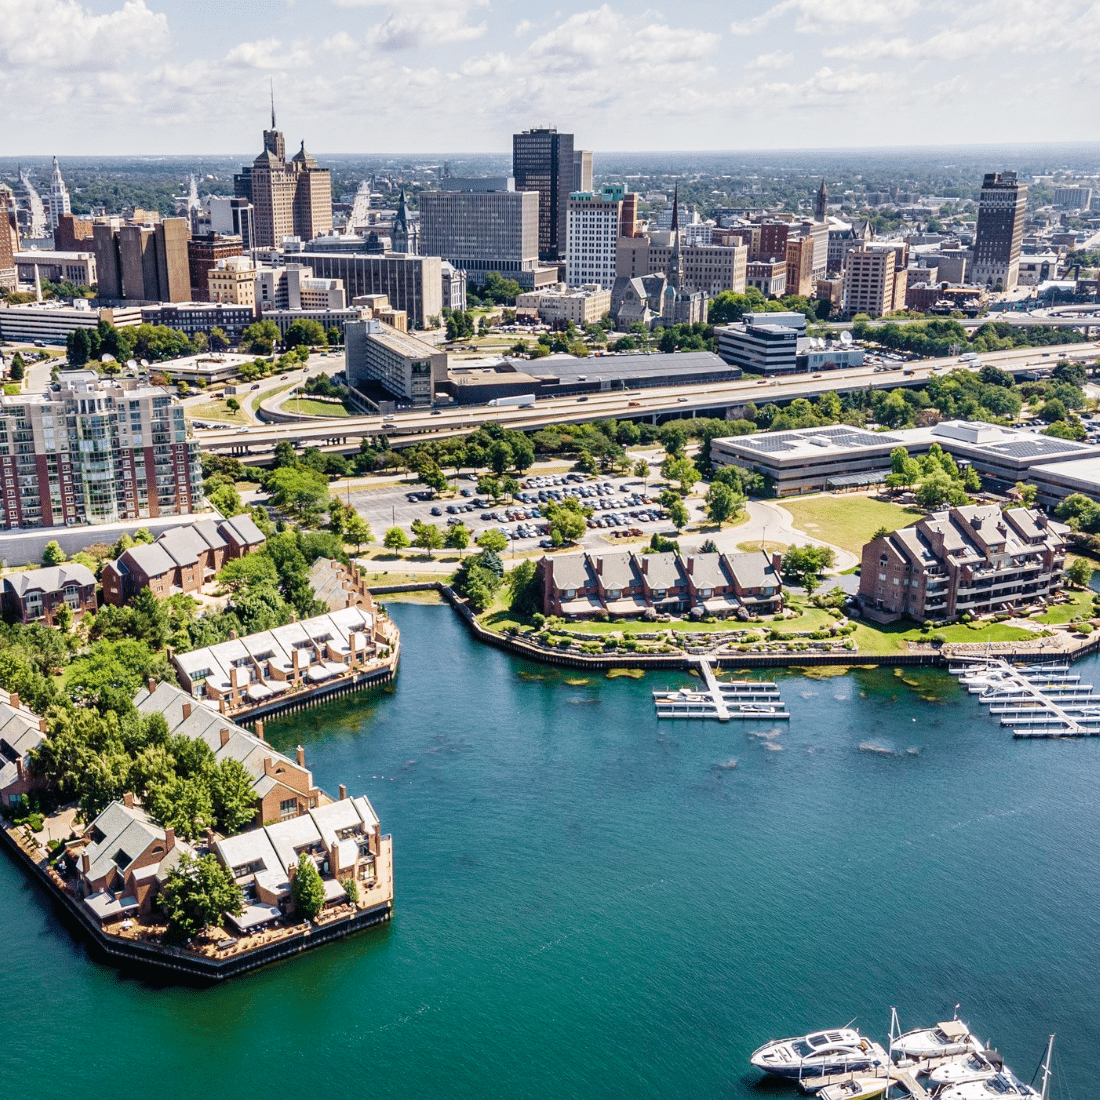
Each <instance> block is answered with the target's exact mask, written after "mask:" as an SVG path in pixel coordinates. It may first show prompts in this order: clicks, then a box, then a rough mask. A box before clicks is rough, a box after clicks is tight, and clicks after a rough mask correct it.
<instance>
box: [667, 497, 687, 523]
mask: <svg viewBox="0 0 1100 1100" xmlns="http://www.w3.org/2000/svg"><path fill="white" fill-rule="evenodd" d="M667 507H668V518H669V519H670V520H672V525H673V526H674V527H675V528H676V530H677V531H682V530H683V529H684V528H685V527H686V526H687V525H688V520H689V519H690V518H691V516H690V514H689V513H688V510H687V507H686V506H685V504H684V502H683V501H682V500H678V499H677V500H673V501H672V502H671V503H670V504H669V505H667Z"/></svg>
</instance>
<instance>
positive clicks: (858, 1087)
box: [816, 1077, 890, 1100]
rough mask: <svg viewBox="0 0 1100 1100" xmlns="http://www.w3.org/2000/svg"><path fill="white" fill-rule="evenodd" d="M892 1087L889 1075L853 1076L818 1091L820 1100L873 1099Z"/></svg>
mask: <svg viewBox="0 0 1100 1100" xmlns="http://www.w3.org/2000/svg"><path fill="white" fill-rule="evenodd" d="M889 1087H890V1078H889V1077H853V1078H852V1079H851V1080H850V1081H840V1082H838V1083H837V1084H835V1085H826V1086H825V1087H824V1088H823V1089H819V1090H818V1091H817V1094H816V1095H817V1097H818V1100H871V1098H872V1097H875V1096H881V1095H882V1094H883V1093H884V1092H885V1091H886V1090H887V1089H888V1088H889Z"/></svg>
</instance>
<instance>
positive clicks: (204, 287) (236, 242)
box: [187, 233, 244, 302]
mask: <svg viewBox="0 0 1100 1100" xmlns="http://www.w3.org/2000/svg"><path fill="white" fill-rule="evenodd" d="M243 251H244V242H243V241H242V240H241V238H240V237H239V236H236V235H231V236H223V235H222V234H221V233H207V234H204V235H203V236H201V237H192V238H191V239H190V240H189V241H188V242H187V270H188V274H189V276H190V283H191V301H193V302H208V301H210V283H209V275H210V272H211V271H213V270H214V268H215V267H217V266H218V262H219V261H220V260H228V259H229V257H230V256H240V255H241V253H242V252H243Z"/></svg>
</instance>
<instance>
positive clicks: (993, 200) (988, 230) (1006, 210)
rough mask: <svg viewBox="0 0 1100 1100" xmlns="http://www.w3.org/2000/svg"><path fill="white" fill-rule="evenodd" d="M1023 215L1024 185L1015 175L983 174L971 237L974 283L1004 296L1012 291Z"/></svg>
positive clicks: (1014, 285) (1025, 198)
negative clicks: (996, 290) (975, 226)
mask: <svg viewBox="0 0 1100 1100" xmlns="http://www.w3.org/2000/svg"><path fill="white" fill-rule="evenodd" d="M1026 213H1027V184H1026V183H1018V182H1017V181H1016V173H1015V172H987V173H986V175H985V177H984V178H983V180H982V194H981V199H980V200H979V203H978V228H977V232H976V233H975V234H974V265H973V274H972V278H973V279H974V282H976V283H978V284H980V285H984V286H991V287H998V286H999V287H1000V288H1001V290H1003V291H1005V292H1007V291H1010V290H1014V289H1015V288H1016V283H1017V281H1018V280H1019V274H1020V244H1021V242H1022V241H1023V239H1024V215H1025V214H1026Z"/></svg>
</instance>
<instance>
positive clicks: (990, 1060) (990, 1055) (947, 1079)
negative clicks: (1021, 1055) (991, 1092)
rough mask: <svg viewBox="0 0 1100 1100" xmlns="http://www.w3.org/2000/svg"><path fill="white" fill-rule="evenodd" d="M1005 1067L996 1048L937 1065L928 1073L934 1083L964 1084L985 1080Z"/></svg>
mask: <svg viewBox="0 0 1100 1100" xmlns="http://www.w3.org/2000/svg"><path fill="white" fill-rule="evenodd" d="M1003 1067H1004V1061H1003V1060H1002V1059H1001V1056H1000V1055H999V1054H998V1053H997V1052H996V1051H995V1050H976V1051H974V1052H973V1054H968V1055H967V1056H966V1057H965V1058H956V1059H955V1060H954V1061H952V1062H944V1064H943V1065H942V1066H936V1068H935V1069H934V1070H932V1072H931V1073H930V1074H929V1075H928V1080H929V1081H931V1082H932V1084H933V1085H937V1086H938V1085H963V1084H966V1082H968V1081H984V1080H985V1079H986V1078H987V1077H992V1076H993V1074H995V1073H997V1072H998V1071H999V1070H1001V1069H1002V1068H1003Z"/></svg>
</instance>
